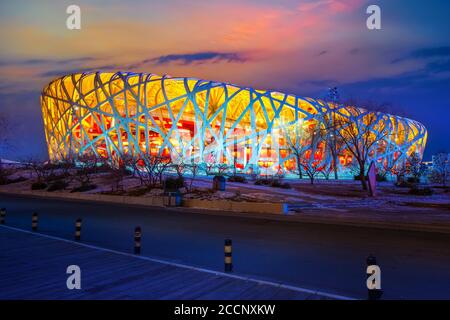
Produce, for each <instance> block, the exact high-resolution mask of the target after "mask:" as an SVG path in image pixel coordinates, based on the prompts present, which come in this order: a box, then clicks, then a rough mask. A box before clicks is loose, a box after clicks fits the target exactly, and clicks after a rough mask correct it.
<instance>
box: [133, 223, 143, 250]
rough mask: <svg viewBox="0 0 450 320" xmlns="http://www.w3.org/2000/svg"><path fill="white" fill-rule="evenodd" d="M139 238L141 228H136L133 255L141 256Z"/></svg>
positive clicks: (140, 236)
mask: <svg viewBox="0 0 450 320" xmlns="http://www.w3.org/2000/svg"><path fill="white" fill-rule="evenodd" d="M141 238H142V231H141V227H136V228H135V229H134V254H141Z"/></svg>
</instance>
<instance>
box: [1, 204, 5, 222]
mask: <svg viewBox="0 0 450 320" xmlns="http://www.w3.org/2000/svg"><path fill="white" fill-rule="evenodd" d="M5 218H6V209H5V208H1V209H0V224H5Z"/></svg>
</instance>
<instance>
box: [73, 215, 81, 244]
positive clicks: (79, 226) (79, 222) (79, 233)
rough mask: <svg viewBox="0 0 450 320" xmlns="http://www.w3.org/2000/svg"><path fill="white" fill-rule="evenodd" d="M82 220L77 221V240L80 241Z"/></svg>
mask: <svg viewBox="0 0 450 320" xmlns="http://www.w3.org/2000/svg"><path fill="white" fill-rule="evenodd" d="M81 221H82V220H81V218H78V219H77V220H76V221H75V240H76V241H80V239H81Z"/></svg>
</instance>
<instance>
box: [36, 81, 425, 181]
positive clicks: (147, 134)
mask: <svg viewBox="0 0 450 320" xmlns="http://www.w3.org/2000/svg"><path fill="white" fill-rule="evenodd" d="M41 105H42V112H43V119H44V126H45V134H46V139H47V144H48V151H49V156H50V159H51V160H52V161H58V160H62V159H65V158H68V157H72V158H77V157H78V156H80V155H82V154H86V153H88V154H89V153H90V154H95V155H97V156H99V157H103V158H107V159H110V160H111V161H112V162H114V161H117V160H119V159H120V158H121V157H123V155H125V154H128V155H132V156H133V157H134V158H135V159H136V160H142V159H148V158H149V157H152V156H160V157H170V159H171V161H172V162H174V163H181V162H182V163H193V162H194V163H209V164H227V165H229V166H230V167H233V168H235V169H236V170H237V171H238V172H245V173H249V172H254V173H255V172H262V173H270V174H273V173H277V172H278V173H279V172H283V173H294V172H295V170H296V169H297V165H296V161H297V160H298V157H296V156H295V154H294V153H295V152H293V150H292V147H290V146H289V144H288V142H287V140H289V137H290V136H291V135H292V134H294V135H302V132H303V131H302V128H303V129H305V128H313V127H315V126H318V124H323V123H324V119H328V120H330V119H346V118H350V117H351V116H355V113H357V114H360V113H363V112H364V110H363V109H359V108H354V107H345V106H342V105H334V104H331V103H325V102H323V101H320V100H314V99H310V98H303V97H299V96H295V95H289V94H283V93H279V92H274V91H263V90H255V89H252V88H244V87H239V86H236V85H232V84H228V83H221V82H214V81H206V80H199V79H194V78H173V77H170V76H163V77H161V76H158V75H154V74H145V73H122V72H117V73H103V72H97V73H80V74H72V75H67V76H64V77H62V78H59V79H56V80H54V81H53V82H51V83H50V84H49V85H48V86H47V87H45V88H44V90H43V92H42V96H41ZM376 115H377V117H378V119H377V121H379V122H380V123H381V122H382V123H384V124H385V125H386V127H387V128H388V130H389V135H387V136H386V137H384V138H383V140H382V141H380V142H378V143H377V144H376V145H374V147H373V150H371V151H370V155H371V159H372V160H374V161H376V162H377V163H380V164H381V165H383V164H385V165H387V164H388V163H389V162H392V161H398V160H404V159H406V157H407V156H408V155H410V154H411V153H413V152H417V153H419V154H420V155H422V154H423V150H424V147H425V143H426V139H427V133H426V129H425V128H424V126H423V125H421V124H420V123H418V122H416V121H413V120H409V119H405V118H402V117H397V116H392V115H388V114H383V113H376ZM372 125H373V128H370V130H373V131H376V130H377V127H379V123H378V122H377V123H374V124H372ZM297 128H300V130H297ZM325 131H326V130H325ZM332 134H333V130H329V132H326V133H325V135H328V137H325V139H323V140H322V141H321V142H320V143H318V144H317V145H315V146H314V148H312V147H310V148H308V146H304V147H303V148H302V152H303V153H304V157H303V158H304V159H306V161H310V162H313V161H314V162H315V163H317V165H319V166H320V167H321V168H324V170H325V169H326V168H331V166H333V163H336V167H337V170H338V171H339V172H345V171H346V169H348V168H349V167H350V165H351V163H352V162H353V161H354V159H353V157H352V154H351V153H350V152H349V151H348V150H346V148H345V146H340V147H339V148H337V152H338V154H336V156H332V155H331V153H330V152H329V151H328V150H329V148H327V143H329V141H332V139H330V136H331V137H332ZM294 138H295V137H294ZM297 138H298V137H297ZM297 141H298V142H297V143H305V142H304V141H303V142H302V140H301V139H298V140H297ZM333 159H336V160H335V161H333Z"/></svg>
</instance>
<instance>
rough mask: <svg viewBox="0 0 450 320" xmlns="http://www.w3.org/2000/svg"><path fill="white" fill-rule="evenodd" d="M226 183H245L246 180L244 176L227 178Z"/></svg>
mask: <svg viewBox="0 0 450 320" xmlns="http://www.w3.org/2000/svg"><path fill="white" fill-rule="evenodd" d="M227 180H228V182H239V183H247V179H245V177H244V176H231V177H228V179H227Z"/></svg>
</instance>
